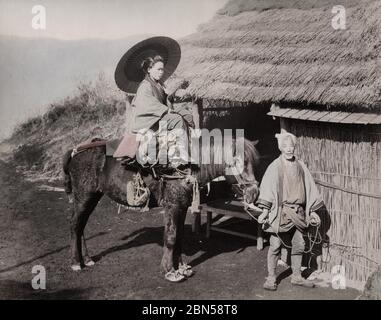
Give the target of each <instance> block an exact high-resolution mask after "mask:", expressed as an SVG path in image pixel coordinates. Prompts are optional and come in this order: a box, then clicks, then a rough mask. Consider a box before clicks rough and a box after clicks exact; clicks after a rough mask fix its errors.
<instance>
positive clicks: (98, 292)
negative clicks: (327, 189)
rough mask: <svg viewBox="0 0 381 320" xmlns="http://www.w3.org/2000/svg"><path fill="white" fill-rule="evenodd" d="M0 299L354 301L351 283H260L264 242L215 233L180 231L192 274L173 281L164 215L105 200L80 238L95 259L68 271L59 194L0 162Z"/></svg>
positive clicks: (66, 213) (63, 203) (63, 207)
mask: <svg viewBox="0 0 381 320" xmlns="http://www.w3.org/2000/svg"><path fill="white" fill-rule="evenodd" d="M0 183H1V190H2V197H1V198H0V299H319V300H321V299H354V298H356V297H357V296H358V295H359V292H358V291H356V290H353V289H347V290H333V289H331V288H316V289H304V288H295V287H293V286H291V284H290V283H289V279H288V278H287V279H285V280H283V281H282V282H281V283H280V285H279V289H278V291H277V292H274V293H273V292H267V291H265V290H263V289H262V284H263V281H264V277H265V270H266V253H267V248H266V249H265V250H263V251H261V252H258V251H257V250H256V247H255V243H254V242H253V241H249V240H243V239H241V238H238V237H234V236H229V235H222V234H213V237H212V238H211V239H210V241H209V242H206V241H204V240H203V239H201V238H198V237H196V236H195V235H193V234H192V233H191V225H190V223H191V216H189V217H188V218H187V224H186V229H185V233H186V235H185V245H184V250H185V255H186V256H187V260H188V262H190V264H191V265H192V266H193V268H194V270H195V271H196V274H195V276H194V277H192V278H190V279H188V280H187V281H185V282H182V283H178V284H173V283H169V282H167V281H165V280H164V278H163V276H162V274H161V273H160V271H159V265H160V259H161V254H162V248H161V245H162V232H163V227H162V214H161V212H160V210H159V209H155V210H151V211H150V212H148V213H139V212H122V213H120V214H119V215H118V214H117V207H116V204H115V203H113V202H112V201H111V200H109V199H108V198H106V197H105V198H103V199H102V201H101V202H100V204H99V206H98V207H97V209H96V211H95V212H94V213H93V215H92V217H91V218H90V221H89V224H88V226H87V229H86V230H87V232H86V237H87V238H89V241H88V246H89V249H90V252H91V254H92V255H93V256H94V258H95V260H96V261H97V264H96V265H95V266H94V267H93V268H86V269H85V270H83V271H81V272H78V273H74V272H72V271H71V270H70V269H69V265H68V261H69V249H68V244H69V221H68V216H69V214H70V208H69V205H68V203H67V200H66V195H65V194H64V193H63V192H57V191H47V190H40V189H39V185H38V184H36V183H31V182H27V181H24V180H23V178H22V176H21V174H20V173H17V172H16V169H15V167H13V166H12V165H10V164H6V163H5V162H3V161H0ZM34 265H43V266H44V267H45V268H46V272H47V289H46V290H40V291H36V290H33V289H32V287H31V279H32V277H33V276H34V275H33V274H32V273H31V271H32V267H33V266H34Z"/></svg>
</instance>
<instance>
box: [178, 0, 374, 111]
mask: <svg viewBox="0 0 381 320" xmlns="http://www.w3.org/2000/svg"><path fill="white" fill-rule="evenodd" d="M331 9H332V7H330V6H325V7H318V8H312V9H309V10H305V9H303V10H302V9H292V8H285V9H272V10H266V11H256V10H255V11H248V12H246V11H245V12H241V13H239V14H237V15H235V16H227V15H216V16H215V18H214V19H213V20H212V21H210V22H209V23H207V24H205V25H202V26H200V28H199V31H198V32H197V33H195V34H192V35H190V36H188V37H186V38H184V39H183V40H182V41H181V45H182V52H183V57H182V61H181V63H180V65H179V68H178V70H177V72H176V74H177V77H181V78H185V79H187V80H189V82H190V86H189V88H188V91H189V92H190V93H191V94H192V95H193V96H195V97H199V98H206V99H216V100H218V99H220V100H231V101H240V102H254V103H263V102H273V101H277V102H285V103H295V104H301V103H306V104H314V105H321V106H326V105H329V106H330V107H331V108H332V107H333V108H347V107H348V106H357V107H358V108H359V109H363V110H372V111H375V110H376V111H378V112H381V40H380V39H381V2H380V1H374V0H366V1H359V2H358V5H355V6H353V5H352V6H349V7H348V8H347V11H346V16H347V29H346V30H335V29H333V28H332V25H331V20H332V16H333V14H332V12H331ZM175 77H176V76H175Z"/></svg>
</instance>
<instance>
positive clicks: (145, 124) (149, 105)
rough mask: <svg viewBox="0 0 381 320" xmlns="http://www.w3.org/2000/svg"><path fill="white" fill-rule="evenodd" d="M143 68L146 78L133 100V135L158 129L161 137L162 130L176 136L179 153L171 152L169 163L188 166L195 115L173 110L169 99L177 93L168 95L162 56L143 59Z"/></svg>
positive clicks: (186, 111)
mask: <svg viewBox="0 0 381 320" xmlns="http://www.w3.org/2000/svg"><path fill="white" fill-rule="evenodd" d="M141 67H142V69H143V71H144V74H145V78H144V79H143V81H142V82H141V83H140V85H139V87H138V90H137V92H136V96H135V98H134V100H133V101H132V106H133V107H134V115H135V119H134V120H135V121H134V123H133V127H132V132H133V133H135V134H138V133H139V134H142V135H144V134H145V133H146V132H147V131H148V130H149V129H151V130H153V131H155V132H157V131H158V130H159V135H160V133H161V131H162V130H168V133H169V134H170V133H171V132H173V133H175V139H176V140H175V141H173V142H176V146H177V148H178V149H177V150H176V151H177V152H176V154H173V155H171V154H170V153H169V155H170V156H171V158H170V162H171V163H176V162H182V163H188V162H189V157H188V154H189V152H188V130H189V127H192V128H194V122H193V117H192V114H191V113H190V112H189V111H188V110H187V109H180V110H177V112H175V111H174V110H173V109H172V103H171V101H170V100H172V99H173V96H174V93H172V94H171V95H170V96H168V95H167V93H166V92H165V88H164V85H163V83H162V81H161V79H162V77H163V74H164V68H165V66H164V60H163V58H162V57H161V56H159V55H157V56H155V57H154V58H151V57H149V58H146V59H144V61H143V62H142V64H141ZM159 122H160V124H162V123H164V124H165V127H164V128H160V126H159ZM165 148H167V146H165ZM175 157H177V158H175Z"/></svg>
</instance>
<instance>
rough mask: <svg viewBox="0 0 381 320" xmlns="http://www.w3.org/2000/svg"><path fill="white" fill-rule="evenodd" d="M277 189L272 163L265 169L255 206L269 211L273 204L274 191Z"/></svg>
mask: <svg viewBox="0 0 381 320" xmlns="http://www.w3.org/2000/svg"><path fill="white" fill-rule="evenodd" d="M276 187H277V171H276V165H274V163H272V164H270V166H269V167H268V168H267V170H266V172H265V174H264V176H263V178H262V182H261V186H260V193H259V197H258V200H257V205H258V207H260V208H264V209H270V208H271V207H272V205H273V203H274V202H275V197H274V195H275V190H276Z"/></svg>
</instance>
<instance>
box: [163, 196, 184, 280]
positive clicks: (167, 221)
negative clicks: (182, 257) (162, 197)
mask: <svg viewBox="0 0 381 320" xmlns="http://www.w3.org/2000/svg"><path fill="white" fill-rule="evenodd" d="M179 212H180V208H179V206H178V205H176V204H171V205H168V206H166V208H165V212H164V252H163V258H162V260H161V267H162V269H163V270H164V272H165V273H167V272H169V271H171V270H172V269H177V267H178V266H177V265H174V260H173V250H174V247H175V244H176V236H177V225H178V220H179ZM176 262H177V263H178V261H176Z"/></svg>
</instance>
